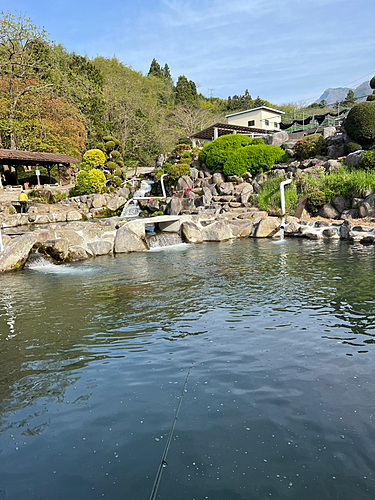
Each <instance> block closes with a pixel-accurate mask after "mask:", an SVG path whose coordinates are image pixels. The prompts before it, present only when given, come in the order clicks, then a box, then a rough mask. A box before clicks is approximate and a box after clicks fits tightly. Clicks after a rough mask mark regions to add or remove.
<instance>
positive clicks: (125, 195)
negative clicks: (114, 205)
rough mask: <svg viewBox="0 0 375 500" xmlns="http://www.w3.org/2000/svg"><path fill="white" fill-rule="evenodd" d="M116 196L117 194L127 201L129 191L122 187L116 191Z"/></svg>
mask: <svg viewBox="0 0 375 500" xmlns="http://www.w3.org/2000/svg"><path fill="white" fill-rule="evenodd" d="M117 194H118V196H120V197H122V198H125V199H126V200H128V199H129V197H130V190H129V188H127V187H122V188H120V189H119V190H118V191H117Z"/></svg>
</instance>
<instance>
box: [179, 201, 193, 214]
mask: <svg viewBox="0 0 375 500" xmlns="http://www.w3.org/2000/svg"><path fill="white" fill-rule="evenodd" d="M194 210H195V199H194V198H182V200H181V211H182V212H189V213H190V212H193V211H194Z"/></svg>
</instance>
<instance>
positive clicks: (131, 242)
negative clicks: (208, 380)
mask: <svg viewBox="0 0 375 500" xmlns="http://www.w3.org/2000/svg"><path fill="white" fill-rule="evenodd" d="M160 219H164V218H160ZM165 219H167V220H169V221H170V219H171V218H167V217H166V218H165ZM172 219H173V221H174V222H173V225H172V226H170V229H169V230H168V229H167V231H169V232H172V231H175V232H178V233H179V234H180V235H181V237H182V240H183V241H185V242H186V243H192V244H196V243H203V242H208V241H216V242H220V241H227V240H229V239H234V238H280V237H281V236H282V232H284V234H285V236H286V237H293V236H294V237H302V238H309V239H313V240H317V239H326V240H339V239H341V240H345V241H348V242H350V243H361V244H366V245H373V244H374V242H375V229H374V228H373V227H371V226H366V225H358V226H355V225H353V223H352V222H350V221H348V220H346V221H340V222H333V223H329V222H327V221H321V220H320V221H315V222H314V221H309V220H298V219H297V218H295V217H287V218H286V219H285V222H283V221H281V219H280V218H278V217H269V216H268V215H267V213H262V212H259V211H258V210H256V209H253V208H250V209H248V210H246V211H244V210H239V209H238V208H237V210H235V211H234V212H228V213H226V214H222V215H218V216H217V217H211V218H206V217H201V216H197V215H195V216H194V215H193V216H192V215H190V216H181V217H175V218H173V217H172ZM145 223H147V224H152V223H153V219H152V218H150V219H147V220H146V221H139V220H134V221H121V220H120V219H119V217H112V218H109V219H107V220H104V221H86V222H83V221H82V222H69V223H65V224H57V223H51V224H49V226H48V227H47V228H46V229H35V230H34V231H31V232H27V233H24V234H21V235H19V236H18V235H14V234H13V235H12V236H9V235H6V234H4V233H3V234H2V242H3V246H4V248H3V251H2V252H1V253H0V272H5V271H12V270H17V269H21V268H22V267H23V266H24V265H25V263H26V262H27V260H28V258H29V255H30V252H39V254H42V255H44V256H46V257H47V258H48V259H51V260H52V261H54V262H58V263H64V262H76V261H80V260H86V259H89V258H93V257H96V256H100V255H108V254H113V255H116V254H122V253H130V252H143V251H145V250H148V248H149V247H148V245H147V238H146V233H145Z"/></svg>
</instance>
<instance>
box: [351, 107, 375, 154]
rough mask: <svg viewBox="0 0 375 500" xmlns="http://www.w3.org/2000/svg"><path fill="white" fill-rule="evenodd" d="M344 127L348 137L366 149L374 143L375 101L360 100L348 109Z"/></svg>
mask: <svg viewBox="0 0 375 500" xmlns="http://www.w3.org/2000/svg"><path fill="white" fill-rule="evenodd" d="M345 129H346V131H347V133H348V134H349V135H350V137H351V138H352V139H353V140H354V141H355V142H358V143H359V144H362V146H363V147H364V148H366V149H368V148H370V147H371V146H372V145H373V144H375V102H374V101H370V102H369V101H365V102H360V103H359V104H356V105H355V106H353V107H352V109H351V110H350V111H349V114H348V117H347V119H346V122H345Z"/></svg>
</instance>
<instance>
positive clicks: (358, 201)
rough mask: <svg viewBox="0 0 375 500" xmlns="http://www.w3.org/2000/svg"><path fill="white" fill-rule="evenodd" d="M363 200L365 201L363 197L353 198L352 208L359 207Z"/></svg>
mask: <svg viewBox="0 0 375 500" xmlns="http://www.w3.org/2000/svg"><path fill="white" fill-rule="evenodd" d="M362 202H363V198H353V199H352V208H358V207H359V206H360V204H361V203H362Z"/></svg>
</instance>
